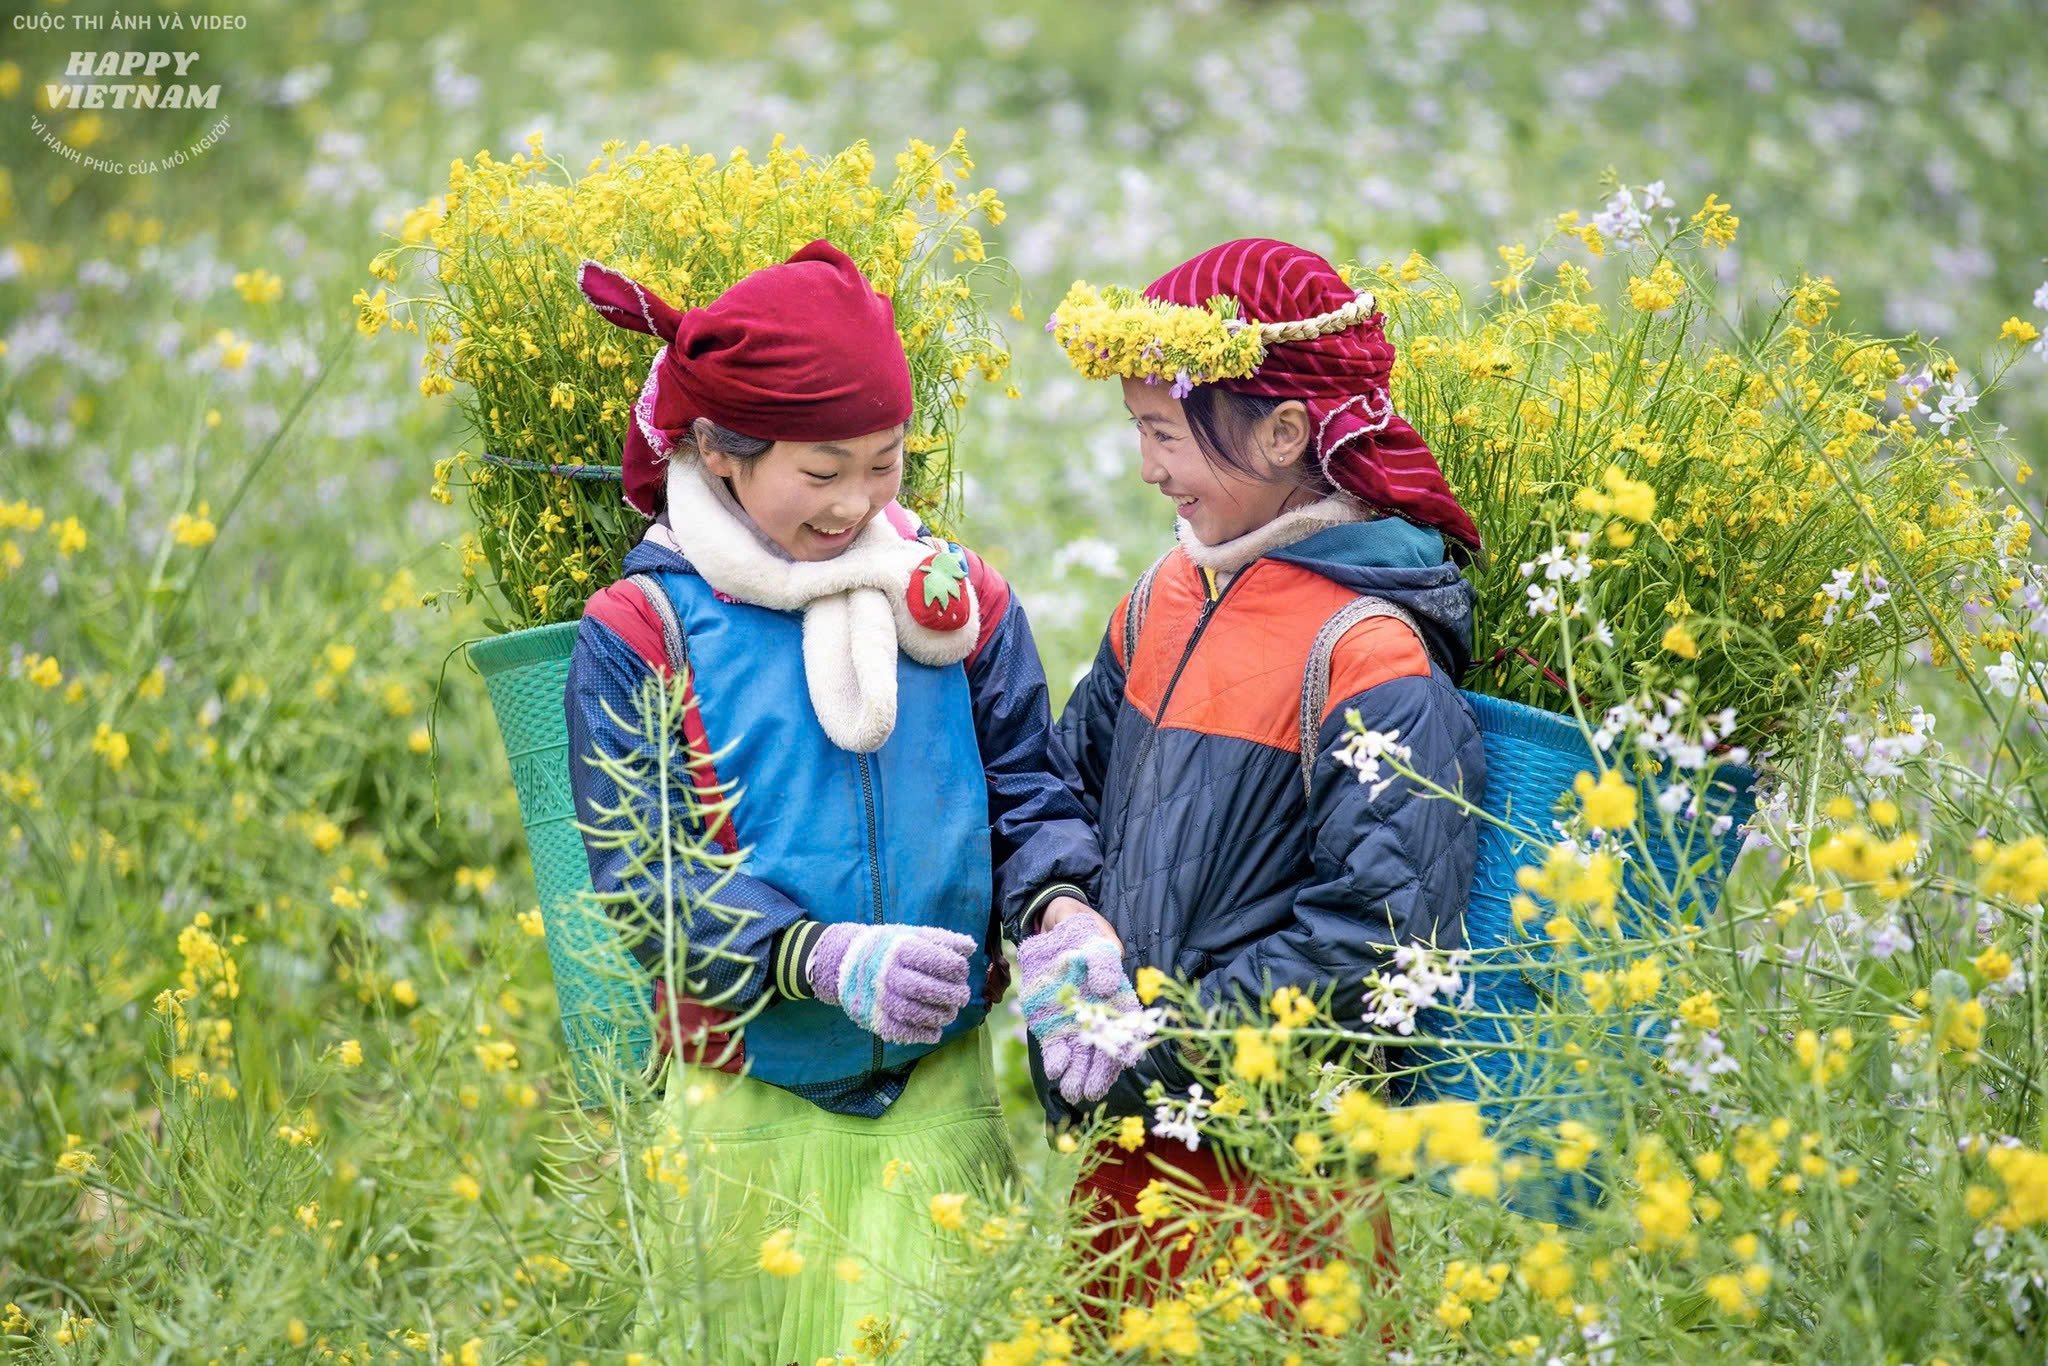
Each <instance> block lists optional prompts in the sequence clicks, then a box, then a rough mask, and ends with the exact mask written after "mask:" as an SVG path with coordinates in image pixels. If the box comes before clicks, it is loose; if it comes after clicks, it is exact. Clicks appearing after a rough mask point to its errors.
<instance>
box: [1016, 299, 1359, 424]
mask: <svg viewBox="0 0 2048 1366" xmlns="http://www.w3.org/2000/svg"><path fill="white" fill-rule="evenodd" d="M1373 308H1374V300H1373V296H1372V293H1371V291H1369V290H1368V291H1366V292H1364V293H1361V294H1359V295H1358V296H1357V297H1356V298H1354V299H1353V300H1351V302H1349V303H1347V304H1345V305H1344V306H1343V307H1342V308H1338V309H1335V310H1333V311H1332V312H1329V313H1319V314H1317V315H1316V316H1315V317H1313V318H1301V319H1298V320H1295V321H1291V322H1277V323H1255V322H1247V321H1245V320H1244V319H1242V318H1240V317H1238V315H1237V300H1236V299H1233V298H1231V297H1230V296H1229V295H1227V294H1219V295H1217V296H1216V297H1215V298H1213V299H1211V300H1209V302H1208V303H1207V304H1205V305H1203V306H1202V307H1200V308H1190V307H1189V306H1187V305H1186V304H1175V303H1166V302H1164V301H1162V300H1159V299H1148V298H1146V297H1145V295H1144V294H1142V293H1140V292H1139V291H1137V290H1135V289H1126V288H1124V287H1123V286H1121V285H1105V286H1103V287H1101V288H1097V287H1096V286H1094V285H1091V284H1089V283H1088V282H1087V281H1086V280H1076V281H1074V284H1073V287H1072V288H1070V289H1068V290H1067V297H1066V298H1064V299H1062V300H1060V305H1059V307H1058V308H1055V309H1054V310H1053V311H1052V318H1051V320H1050V321H1048V322H1047V323H1046V325H1045V330H1046V331H1047V332H1050V333H1051V334H1052V339H1053V340H1054V341H1056V342H1058V343H1059V344H1060V347H1061V349H1062V350H1064V351H1065V352H1066V353H1067V360H1068V361H1069V362H1071V363H1072V365H1073V367H1074V368H1075V369H1076V370H1078V371H1080V372H1081V375H1082V377H1083V378H1084V379H1142V380H1147V381H1150V382H1153V383H1157V382H1159V381H1162V380H1164V381H1167V382H1170V383H1171V384H1172V385H1173V396H1174V397H1175V398H1185V397H1186V396H1187V393H1188V391H1189V390H1190V389H1192V388H1193V387H1194V386H1195V385H1197V384H1213V383H1215V382H1216V381H1218V380H1225V379H1243V378H1245V377H1246V376H1247V375H1250V374H1252V373H1254V372H1255V371H1257V370H1258V368H1259V365H1260V363H1261V362H1262V361H1264V360H1265V359H1266V348H1267V347H1268V346H1270V345H1272V344H1273V343H1275V342H1285V341H1306V340H1308V339H1310V338H1313V337H1322V336H1327V335H1329V334H1330V333H1332V332H1341V331H1343V330H1344V329H1345V328H1347V327H1350V326H1352V325H1353V324H1355V323H1358V322H1360V321H1362V320H1363V319H1365V318H1368V317H1370V316H1372V311H1373Z"/></svg>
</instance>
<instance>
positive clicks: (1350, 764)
mask: <svg viewBox="0 0 2048 1366" xmlns="http://www.w3.org/2000/svg"><path fill="white" fill-rule="evenodd" d="M1345 720H1346V721H1348V722H1349V723H1350V725H1351V733H1350V734H1349V735H1347V736H1345V737H1344V743H1343V744H1342V745H1340V746H1338V748H1337V752H1336V754H1335V756H1334V757H1335V758H1336V760H1337V762H1338V763H1340V764H1342V765H1344V767H1346V768H1348V769H1350V770H1351V771H1352V772H1353V773H1355V774H1357V775H1358V781H1359V782H1361V783H1370V784H1371V785H1372V786H1371V791H1370V792H1369V793H1368V795H1369V796H1372V797H1377V796H1379V795H1380V793H1382V792H1384V791H1385V790H1386V789H1387V788H1388V787H1389V786H1390V785H1391V784H1392V783H1393V781H1394V779H1396V778H1398V777H1400V776H1401V775H1400V773H1399V772H1398V771H1397V772H1394V773H1388V774H1386V775H1385V776H1381V772H1380V761H1381V760H1382V759H1387V758H1392V759H1396V760H1398V761H1400V762H1401V763H1404V764H1406V763H1409V762H1410V761H1411V760H1412V759H1413V757H1414V756H1413V754H1412V752H1411V751H1410V750H1409V748H1408V746H1406V745H1404V744H1401V743H1400V739H1401V732H1400V731H1398V730H1384V731H1382V730H1366V729H1364V728H1363V724H1364V723H1363V722H1362V721H1361V720H1360V719H1359V716H1358V711H1357V709H1356V708H1353V709H1352V710H1350V711H1348V712H1346V713H1345Z"/></svg>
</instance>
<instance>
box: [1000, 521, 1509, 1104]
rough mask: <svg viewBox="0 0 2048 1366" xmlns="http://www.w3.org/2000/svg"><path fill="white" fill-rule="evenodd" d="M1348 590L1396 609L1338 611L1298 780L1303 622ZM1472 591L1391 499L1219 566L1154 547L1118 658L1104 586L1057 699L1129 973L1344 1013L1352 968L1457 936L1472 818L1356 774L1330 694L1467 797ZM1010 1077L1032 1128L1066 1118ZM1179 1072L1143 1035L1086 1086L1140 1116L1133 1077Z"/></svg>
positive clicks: (1184, 1072)
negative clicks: (1031, 1101)
mask: <svg viewBox="0 0 2048 1366" xmlns="http://www.w3.org/2000/svg"><path fill="white" fill-rule="evenodd" d="M1360 596H1372V597H1378V598H1383V599H1385V600H1387V601H1389V602H1392V603H1394V604H1395V605H1397V606H1399V607H1401V608H1404V609H1405V610H1406V611H1407V612H1408V613H1409V615H1410V616H1411V617H1413V618H1414V619H1415V621H1416V623H1417V625H1418V626H1419V628H1420V630H1421V632H1422V635H1423V637H1424V639H1421V640H1418V639H1417V636H1416V632H1415V631H1413V630H1410V629H1409V627H1408V626H1407V625H1405V624H1404V623H1402V622H1401V621H1399V620H1398V619H1396V618H1391V617H1374V618H1369V619H1367V620H1364V621H1361V622H1359V623H1358V624H1356V625H1354V626H1352V627H1351V628H1350V629H1349V630H1348V631H1347V632H1346V633H1345V634H1344V635H1343V636H1341V637H1340V638H1339V639H1338V641H1337V644H1336V647H1335V650H1334V652H1333V653H1332V655H1331V658H1330V675H1331V677H1330V688H1329V693H1328V701H1327V702H1326V703H1325V705H1324V706H1323V708H1322V710H1321V714H1320V716H1319V717H1317V718H1315V719H1316V720H1317V721H1319V722H1320V725H1319V729H1318V732H1317V736H1316V741H1315V743H1316V745H1317V758H1316V761H1315V765H1314V768H1313V770H1312V782H1311V785H1310V789H1309V791H1308V792H1307V793H1306V794H1304V792H1303V786H1302V776H1301V766H1300V758H1301V738H1300V737H1301V734H1302V716H1301V710H1302V680H1303V675H1304V672H1305V670H1306V667H1307V664H1308V661H1309V658H1310V654H1311V649H1312V647H1313V645H1314V642H1315V639H1316V636H1317V634H1318V633H1319V632H1320V631H1321V630H1322V628H1323V626H1324V624H1325V623H1326V622H1328V621H1329V620H1330V618H1331V617H1332V616H1334V615H1335V614H1336V613H1337V611H1338V610H1339V609H1340V608H1342V607H1343V606H1344V605H1345V604H1346V603H1349V602H1351V601H1353V600H1354V599H1356V598H1358V597H1360ZM1473 601H1474V594H1473V591H1472V587H1471V585H1470V584H1469V583H1467V582H1466V580H1465V579H1464V577H1463V576H1462V575H1461V574H1460V573H1459V571H1458V568H1457V566H1456V565H1454V564H1451V563H1449V562H1448V561H1446V559H1445V557H1444V542H1443V538H1442V537H1441V536H1440V535H1438V534H1437V533H1436V532H1434V531H1430V530H1426V529H1424V528H1421V527H1417V526H1414V525H1411V524H1410V523H1408V522H1404V521H1402V520H1400V519H1399V518H1394V517H1383V518H1379V519H1377V520H1373V521H1366V522H1357V523H1348V524H1345V525H1340V526H1333V527H1328V528H1326V529H1324V530H1321V531H1318V532H1316V533H1315V534H1313V535H1311V536H1308V537H1306V538H1304V539H1303V540H1300V541H1298V542H1296V543H1294V544H1293V545H1289V546H1286V547H1284V548H1281V549H1276V550H1271V551H1268V552H1267V553H1266V554H1264V555H1262V556H1260V557H1259V558H1258V559H1255V560H1253V561H1252V562H1251V563H1250V564H1248V565H1246V566H1245V567H1244V568H1243V569H1241V570H1239V571H1238V572H1237V573H1236V574H1235V575H1234V576H1232V577H1231V578H1230V579H1229V580H1228V582H1227V583H1221V584H1219V582H1218V579H1217V577H1216V576H1215V575H1213V574H1211V573H1209V572H1207V571H1205V570H1202V569H1200V568H1198V567H1197V566H1196V565H1195V564H1194V563H1193V562H1192V561H1191V560H1189V559H1188V557H1187V556H1186V554H1185V553H1184V552H1182V551H1181V550H1179V549H1178V548H1176V549H1175V550H1174V551H1173V552H1172V554H1171V555H1169V556H1168V557H1167V559H1166V560H1165V561H1164V562H1163V563H1162V564H1161V565H1160V567H1159V569H1158V570H1157V572H1156V574H1155V575H1154V577H1153V581H1152V588H1151V594H1150V599H1149V603H1148V605H1147V607H1146V610H1145V612H1144V614H1143V616H1142V617H1141V622H1142V628H1141V630H1140V632H1139V636H1138V648H1137V652H1136V657H1135V658H1131V659H1126V658H1125V657H1124V623H1125V614H1126V613H1128V612H1129V611H1130V610H1131V598H1130V597H1129V596H1128V595H1126V596H1125V598H1124V600H1123V601H1122V602H1120V603H1119V604H1118V605H1117V608H1116V611H1115V612H1114V613H1113V614H1112V616H1111V618H1110V623H1109V630H1108V632H1107V633H1106V634H1105V636H1104V638H1103V641H1102V645H1101V648H1100V649H1099V650H1098V651H1097V653H1096V657H1095V663H1094V664H1093V665H1092V666H1091V668H1090V670H1089V672H1088V674H1087V675H1086V676H1085V677H1084V678H1083V679H1082V680H1081V683H1080V685H1079V686H1078V687H1077V688H1076V689H1075V690H1074V695H1073V697H1072V698H1071V699H1070V700H1069V701H1068V703H1067V707H1066V710H1065V711H1064V712H1063V713H1062V714H1061V717H1060V734H1061V737H1062V739H1063V741H1064V745H1065V748H1066V750H1067V752H1068V753H1069V754H1070V755H1072V756H1073V760H1074V762H1075V764H1076V765H1077V766H1078V768H1079V770H1080V774H1081V781H1082V785H1083V788H1084V790H1085V795H1086V798H1087V803H1088V812H1089V814H1090V815H1091V816H1092V817H1094V818H1095V819H1096V822H1097V830H1098V833H1099V836H1100V838H1101V841H1102V857H1103V871H1102V882H1101V887H1100V897H1099V899H1098V900H1097V901H1096V902H1095V903H1094V904H1095V905H1096V906H1097V908H1098V909H1099V910H1100V911H1101V912H1102V914H1103V915H1104V916H1105V917H1107V918H1108V920H1109V922H1110V923H1111V924H1112V925H1113V926H1115V927H1116V930H1117V933H1118V934H1119V935H1120V936H1121V937H1122V939H1123V942H1124V965H1125V969H1126V971H1127V972H1129V973H1131V974H1132V975H1133V976H1135V974H1136V973H1137V970H1138V969H1139V968H1141V967H1146V966H1151V967H1156V968H1159V969H1161V970H1162V971H1164V972H1167V973H1169V974H1171V975H1174V976H1177V977H1180V978H1183V979H1185V980H1189V981H1192V982H1195V983H1196V984H1197V985H1198V990H1199V994H1200V998H1201V1000H1202V1003H1203V1004H1204V1005H1206V1006H1211V1007H1232V1008H1237V1009H1241V1010H1244V1011H1249V1012H1257V1011H1259V1009H1260V1006H1261V1004H1262V1003H1263V1002H1264V1001H1265V999H1266V998H1267V997H1268V996H1269V995H1270V994H1271V993H1272V992H1274V991H1276V990H1278V989H1279V988H1281V987H1289V986H1291V987H1296V988H1299V989H1301V990H1303V991H1306V992H1308V993H1309V994H1310V995H1311V996H1319V997H1328V998H1329V1003H1330V1008H1331V1010H1332V1012H1333V1014H1334V1015H1335V1017H1336V1018H1337V1019H1338V1020H1340V1021H1341V1022H1344V1023H1347V1024H1351V1025H1354V1026H1356V1025H1357V1024H1358V1023H1359V1022H1360V1017H1361V1015H1362V1010H1363V998H1364V994H1365V979H1366V978H1367V977H1368V976H1369V975H1371V974H1372V973H1373V972H1374V971H1376V970H1378V969H1380V968H1382V967H1384V966H1386V965H1387V963H1388V961H1389V958H1390V955H1391V951H1392V949H1393V948H1394V946H1395V945H1398V944H1430V945H1437V946H1440V947H1443V948H1447V949H1449V948H1457V947H1459V946H1460V945H1461V944H1462V943H1463V923H1464V920H1463V918H1464V911H1465V901H1466V898H1467V896H1468V895H1469V894H1470V891H1471V885H1472V872H1473V865H1474V862H1475V860H1476V857H1477V852H1478V830H1477V827H1476V826H1475V825H1474V824H1473V821H1472V818H1471V817H1470V816H1469V815H1467V814H1465V813H1464V812H1463V811H1462V810H1460V809H1459V808H1458V807H1456V806H1455V805H1453V804H1452V803H1450V802H1448V801H1441V800H1431V799H1430V798H1428V797H1427V796H1423V795H1419V794H1418V793H1417V792H1416V791H1415V788H1414V784H1413V783H1412V782H1411V781H1409V780H1407V779H1398V780H1396V781H1394V782H1391V783H1389V784H1387V785H1386V786H1385V787H1383V788H1379V789H1378V790H1377V791H1376V790H1375V788H1376V787H1377V786H1378V785H1377V784H1374V785H1372V786H1368V785H1366V784H1362V783H1360V782H1358V781H1357V780H1356V777H1355V776H1354V774H1353V773H1352V771H1351V770H1350V769H1348V768H1345V767H1343V766H1342V765H1340V764H1339V763H1337V761H1336V760H1335V758H1334V757H1333V756H1334V755H1335V753H1336V751H1337V749H1338V748H1339V747H1340V746H1341V745H1342V744H1343V743H1344V737H1345V735H1346V734H1347V732H1348V727H1347V726H1346V723H1345V713H1346V712H1348V711H1351V710H1354V709H1355V710H1356V711H1357V712H1358V713H1359V716H1360V717H1361V719H1362V720H1363V721H1364V722H1365V724H1366V726H1367V727H1369V728H1371V729H1373V730H1378V731H1398V732H1399V733H1400V743H1402V744H1404V745H1407V746H1408V747H1409V749H1410V752H1411V755H1412V764H1413V766H1414V768H1415V769H1416V770H1417V771H1418V772H1420V773H1422V774H1424V775H1426V776H1427V777H1429V778H1431V779H1433V780H1434V781H1436V782H1437V783H1439V784H1441V785H1443V786H1444V787H1447V788H1450V789H1452V790H1454V791H1455V790H1462V791H1463V792H1464V794H1465V796H1466V797H1467V798H1468V799H1470V800H1471V801H1473V802H1475V803H1476V802H1477V801H1478V799H1479V795H1480V792H1481V790H1482V788H1483V785H1484V783H1485V780H1486V760H1485V754H1484V751H1483V750H1482V749H1481V748H1480V740H1479V731H1478V727H1477V724H1476V723H1475V722H1474V720H1473V717H1472V714H1471V711H1470V710H1469V709H1468V708H1467V707H1466V705H1465V703H1464V701H1463V699H1461V698H1460V697H1459V695H1458V692H1457V688H1456V680H1457V678H1458V676H1459V675H1460V674H1462V673H1463V672H1464V670H1465V668H1466V666H1467V665H1468V664H1469V662H1470V659H1471V652H1472V606H1473ZM1031 1065H1032V1075H1033V1078H1034V1080H1035V1081H1036V1082H1037V1086H1038V1092H1039V1097H1040V1099H1041V1100H1042V1101H1043V1102H1044V1104H1045V1107H1046V1113H1047V1115H1048V1117H1049V1118H1050V1119H1051V1120H1052V1121H1053V1122H1054V1123H1065V1122H1068V1121H1071V1120H1074V1119H1077V1118H1079V1117H1080V1116H1079V1114H1078V1112H1077V1111H1076V1110H1075V1108H1074V1107H1072V1106H1069V1105H1068V1104H1067V1103H1066V1102H1065V1101H1064V1100H1062V1099H1061V1097H1060V1095H1059V1093H1058V1091H1057V1089H1055V1088H1052V1087H1049V1086H1047V1085H1046V1084H1045V1079H1044V1073H1043V1070H1042V1069H1041V1067H1040V1065H1039V1057H1038V1051H1037V1048H1036V1046H1035V1045H1034V1046H1033V1048H1032V1051H1031ZM1193 1080H1194V1078H1193V1077H1192V1075H1191V1074H1190V1073H1189V1071H1188V1069H1187V1068H1186V1067H1185V1066H1183V1065H1182V1063H1181V1061H1180V1059H1179V1058H1178V1057H1177V1055H1176V1053H1175V1050H1173V1049H1171V1048H1167V1047H1158V1048H1154V1049H1152V1050H1151V1051H1149V1052H1147V1053H1146V1054H1145V1055H1144V1056H1143V1057H1141V1058H1140V1059H1139V1060H1138V1062H1137V1064H1136V1065H1134V1066H1133V1067H1131V1068H1129V1069H1128V1070H1126V1071H1125V1072H1124V1073H1123V1074H1122V1075H1121V1076H1120V1077H1118V1079H1117V1081H1116V1083H1115V1085H1114V1086H1113V1087H1112V1088H1111V1090H1110V1092H1109V1094H1108V1096H1107V1097H1105V1099H1104V1101H1103V1102H1102V1104H1103V1105H1104V1106H1105V1107H1106V1108H1107V1110H1108V1112H1109V1113H1111V1114H1113V1115H1132V1114H1147V1113H1150V1106H1149V1105H1147V1103H1146V1101H1145V1099H1144V1096H1145V1091H1146V1089H1147V1088H1148V1087H1149V1086H1150V1085H1151V1084H1152V1083H1153V1082H1155V1081H1157V1082H1160V1083H1162V1084H1163V1085H1164V1086H1165V1089H1166V1091H1167V1093H1168V1094H1169V1095H1170V1096H1173V1097H1175V1098H1182V1097H1185V1095H1186V1094H1187V1087H1188V1084H1189V1083H1190V1082H1191V1081H1193Z"/></svg>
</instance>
